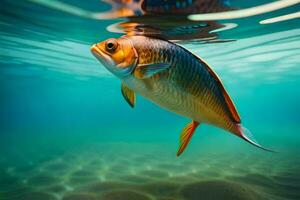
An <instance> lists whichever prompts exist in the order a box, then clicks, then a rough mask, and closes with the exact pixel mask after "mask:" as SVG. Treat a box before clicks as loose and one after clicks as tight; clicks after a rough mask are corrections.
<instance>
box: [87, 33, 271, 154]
mask: <svg viewBox="0 0 300 200" xmlns="http://www.w3.org/2000/svg"><path fill="white" fill-rule="evenodd" d="M91 50H92V52H93V54H94V55H95V56H96V58H97V59H98V60H99V61H100V62H101V63H102V64H103V65H104V66H105V67H106V68H107V69H108V70H109V71H111V72H112V73H113V74H114V75H116V76H117V77H118V78H120V79H121V80H122V94H123V96H124V98H125V99H126V101H127V102H128V103H129V104H130V105H131V106H132V107H133V106H134V105H135V93H138V94H140V95H142V96H144V97H145V98H147V99H149V100H151V101H152V102H154V103H156V104H157V105H159V106H161V107H163V108H166V109H167V110H169V111H172V112H174V113H177V114H179V115H182V116H185V117H188V118H190V119H192V122H191V123H190V124H188V125H187V126H186V127H185V128H184V129H183V131H182V134H181V137H180V147H179V150H178V152H177V155H178V156H179V155H180V154H181V153H182V152H183V151H184V149H185V148H186V146H187V145H188V143H189V141H190V139H191V137H192V135H193V133H194V131H195V130H196V128H197V126H198V125H199V124H200V123H206V124H212V125H215V126H217V127H220V128H222V129H224V130H227V131H228V132H231V133H233V134H234V135H236V136H238V137H240V138H242V139H244V140H246V141H247V142H249V143H251V144H252V145H254V146H257V147H259V148H262V149H265V148H264V147H262V146H260V145H259V144H257V143H256V142H254V141H253V140H251V139H250V138H249V137H248V136H246V133H247V131H245V129H243V127H242V126H241V120H240V117H239V114H238V113H237V110H236V108H235V106H234V104H233V102H232V100H231V98H230V97H229V94H228V93H227V91H226V90H225V88H224V86H223V84H222V82H221V81H220V79H219V78H218V76H217V75H216V74H215V72H214V71H213V70H212V69H211V68H210V67H209V66H208V65H207V64H206V63H205V62H204V61H203V60H202V59H201V58H199V57H197V56H196V55H194V54H192V53H191V52H189V51H188V50H186V49H185V48H183V47H181V46H178V45H176V44H174V43H171V42H169V41H166V40H161V39H157V38H151V37H145V36H123V37H121V38H119V39H109V40H106V41H103V42H101V43H98V44H96V45H93V47H92V49H91ZM265 150H267V149H265Z"/></svg>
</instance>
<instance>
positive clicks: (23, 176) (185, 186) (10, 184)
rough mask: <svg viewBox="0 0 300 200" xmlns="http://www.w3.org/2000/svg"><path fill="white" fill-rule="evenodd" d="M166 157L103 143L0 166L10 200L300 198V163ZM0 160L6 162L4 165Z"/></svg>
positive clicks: (159, 149)
mask: <svg viewBox="0 0 300 200" xmlns="http://www.w3.org/2000/svg"><path fill="white" fill-rule="evenodd" d="M170 152H171V151H169V150H168V151H164V145H163V144H161V145H160V144H157V143H156V144H142V143H107V144H105V143H103V144H95V145H92V146H89V147H86V148H83V147H80V148H78V149H76V148H75V149H72V150H68V151H65V153H64V154H62V155H51V152H50V153H49V156H48V157H47V158H44V161H40V162H37V163H31V164H29V165H27V166H22V167H8V168H4V167H2V168H1V171H0V177H1V178H0V199H1V200H4V199H5V200H6V199H11V200H220V199H224V200H265V199H272V200H273V199H274V200H277V199H278V200H285V199H295V200H296V199H300V171H299V168H300V161H299V157H298V158H294V159H291V158H287V157H284V156H278V155H276V156H268V157H267V158H264V159H259V158H258V157H257V155H256V154H253V153H249V154H245V153H236V152H235V153H231V154H230V153H208V152H206V153H204V152H203V153H194V154H193V153H187V155H185V154H183V155H182V156H181V157H180V158H177V157H176V156H175V151H172V154H171V153H170ZM1 162H5V159H2V160H1Z"/></svg>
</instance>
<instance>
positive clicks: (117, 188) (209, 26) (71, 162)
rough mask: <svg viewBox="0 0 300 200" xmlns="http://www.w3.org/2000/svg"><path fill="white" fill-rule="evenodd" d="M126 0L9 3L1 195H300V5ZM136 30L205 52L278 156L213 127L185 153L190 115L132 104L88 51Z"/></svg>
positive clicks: (18, 199) (1, 13)
mask: <svg viewBox="0 0 300 200" xmlns="http://www.w3.org/2000/svg"><path fill="white" fill-rule="evenodd" d="M114 2H115V3H111V5H113V6H111V5H110V4H109V3H105V2H102V1H97V0H91V1H86V2H83V1H79V0H74V1H71V0H52V1H50V0H49V1H46V0H24V1H9V0H4V1H2V5H1V7H0V58H1V59H0V63H1V67H0V95H1V96H0V130H1V132H0V199H1V200H2V199H3V200H4V199H5V200H6V199H7V200H8V199H13V200H37V199H39V200H48V199H49V200H60V199H63V200H79V199H80V200H87V199H89V200H91V199H92V200H94V199H101V200H103V199H104V200H127V199H128V200H147V199H149V200H151V199H153V200H154V199H157V200H175V199H176V200H177V199H178V200H196V199H204V200H206V199H209V200H210V199H233V200H234V199H239V200H240V199H243V200H244V199H245V200H248V199H249V200H251V199H253V200H257V199H272V200H277V199H278V200H285V199H300V156H299V155H300V154H299V153H300V149H299V146H300V126H299V124H300V115H299V112H300V107H299V102H300V91H299V84H300V27H299V24H300V23H299V10H300V4H299V2H297V1H293V0H282V1H267V0H256V1H247V2H244V1H211V3H209V2H208V3H207V1H203V2H206V4H205V3H204V4H202V5H203V6H202V7H200V8H198V7H197V6H192V7H189V6H188V5H189V4H188V3H193V2H194V3H195V1H178V2H179V3H178V5H177V7H178V8H175V7H176V3H175V4H174V3H173V4H174V5H173V4H172V3H170V1H165V2H166V4H165V5H163V6H161V7H160V3H162V1H152V4H151V3H150V4H147V1H145V2H146V3H145V4H144V6H143V9H141V5H140V4H139V3H138V1H133V2H131V1H129V3H127V4H121V3H120V2H119V1H114ZM118 2H119V3H118ZM130 2H131V3H130ZM183 2H184V3H183ZM199 2H201V0H199ZM212 2H214V3H212ZM216 2H217V3H216ZM148 3H149V2H148ZM273 3H277V4H276V6H277V7H276V6H274V4H273ZM205 5H211V6H208V7H206V6H205ZM172 6H173V7H174V6H175V7H174V8H173V9H170V7H171V8H172ZM257 6H258V7H257ZM253 7H255V9H252V11H251V12H250V13H251V14H250V15H249V16H243V15H244V14H245V13H248V10H247V9H250V8H253ZM271 7H272V8H274V9H272V10H268V9H267V8H271ZM243 9H246V10H243ZM120 10H122V12H121V11H120ZM124 10H125V11H126V12H125V11H124ZM253 10H254V12H253ZM114 11H115V12H114ZM222 11H223V12H229V13H231V14H230V16H231V17H229V18H226V19H223V18H224V16H227V15H226V14H225V15H224V14H223V15H221V16H220V15H218V14H217V13H215V12H222ZM237 11H242V12H240V13H237ZM257 11H261V12H260V13H255V12H257ZM199 13H200V14H204V13H209V14H210V15H200V16H199V15H196V14H199ZM236 13H237V14H236ZM241 13H242V14H241ZM194 14H195V15H194ZM207 17H215V19H208V18H207ZM297 17H298V18H297ZM191 19H192V20H196V21H192V20H191ZM199 20H201V21H199ZM125 33H127V34H139V35H147V34H148V35H151V36H157V37H162V38H164V39H169V40H172V41H174V42H177V43H179V44H180V45H183V46H184V47H186V48H187V49H188V50H190V51H192V52H193V53H195V54H197V55H198V56H200V57H202V58H203V59H204V60H205V61H206V62H208V63H209V64H210V66H211V67H212V68H213V69H214V70H215V71H216V73H217V74H218V75H219V76H220V78H221V79H222V81H223V83H224V85H225V87H226V89H227V90H228V92H229V94H230V95H231V97H232V99H233V101H234V102H235V104H236V107H237V109H238V111H239V113H240V115H241V118H242V121H243V125H244V126H245V127H247V128H248V129H249V130H251V132H252V133H253V135H254V136H255V138H256V140H257V141H259V143H261V144H262V145H264V146H266V147H270V148H272V149H275V150H277V151H278V152H279V153H270V152H265V151H262V150H260V149H257V148H255V147H253V146H251V145H249V144H248V143H246V142H244V141H242V140H240V139H239V138H237V137H235V136H233V135H232V134H229V133H227V132H226V131H223V130H221V129H218V128H216V127H212V126H208V125H202V126H200V127H199V128H198V130H197V132H196V134H195V135H194V137H193V139H192V141H191V143H190V145H189V146H188V148H187V150H186V151H185V152H184V153H183V155H181V156H180V157H179V158H177V157H176V151H177V147H178V146H177V145H178V138H179V134H180V131H181V130H182V128H183V127H184V126H185V125H186V124H187V123H188V122H189V121H190V120H189V119H186V118H184V117H182V116H178V115H176V114H174V113H170V112H168V111H166V110H163V109H161V108H160V107H158V106H156V105H155V104H153V103H151V102H150V101H148V100H147V99H144V98H142V97H140V96H138V98H137V103H136V107H135V108H134V109H132V108H130V107H129V106H128V104H127V103H126V102H125V100H124V99H123V97H122V94H121V92H120V80H118V79H117V78H116V77H114V75H112V74H110V73H109V72H108V71H107V70H106V69H105V68H104V67H103V66H102V65H101V64H100V63H99V62H98V61H97V60H96V59H95V58H94V56H93V55H92V54H91V53H90V46H91V45H92V44H94V43H97V42H100V41H102V40H105V39H107V38H110V37H120V36H121V35H124V34H125ZM174 56H177V55H174Z"/></svg>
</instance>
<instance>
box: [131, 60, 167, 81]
mask: <svg viewBox="0 0 300 200" xmlns="http://www.w3.org/2000/svg"><path fill="white" fill-rule="evenodd" d="M169 67H170V64H169V63H151V64H139V65H138V66H137V67H136V68H135V70H134V76H135V77H137V78H140V79H142V78H149V77H151V76H153V75H155V74H157V73H159V72H162V71H164V70H166V69H168V68H169Z"/></svg>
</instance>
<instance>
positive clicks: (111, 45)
mask: <svg viewBox="0 0 300 200" xmlns="http://www.w3.org/2000/svg"><path fill="white" fill-rule="evenodd" d="M91 51H92V53H93V54H94V56H95V57H96V58H97V59H98V60H99V61H100V62H101V63H102V64H103V65H104V66H105V67H106V68H107V69H108V70H109V71H110V72H111V73H113V74H114V75H116V76H117V77H119V78H121V79H123V78H125V77H128V76H130V75H131V74H132V72H133V71H134V69H135V67H136V65H137V61H138V55H137V51H136V50H135V48H134V46H133V44H132V42H131V41H130V40H129V39H127V38H126V37H121V38H118V39H115V38H111V39H108V40H105V41H102V42H100V43H97V44H94V45H93V46H92V47H91Z"/></svg>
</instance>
